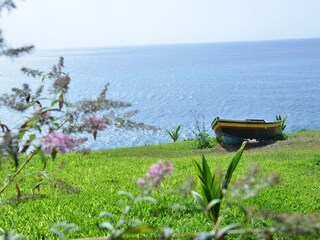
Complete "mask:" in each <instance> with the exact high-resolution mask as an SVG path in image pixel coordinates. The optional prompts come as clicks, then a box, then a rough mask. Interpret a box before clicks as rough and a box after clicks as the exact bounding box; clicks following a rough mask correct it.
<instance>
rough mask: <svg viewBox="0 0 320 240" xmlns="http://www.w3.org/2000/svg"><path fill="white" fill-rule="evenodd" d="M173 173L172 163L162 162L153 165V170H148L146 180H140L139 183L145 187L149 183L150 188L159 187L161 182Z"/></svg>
mask: <svg viewBox="0 0 320 240" xmlns="http://www.w3.org/2000/svg"><path fill="white" fill-rule="evenodd" d="M172 172H173V167H172V162H170V161H165V162H162V161H161V160H159V161H158V163H156V164H153V165H152V166H151V168H150V169H149V170H148V172H147V174H146V178H139V179H138V181H137V183H138V184H139V185H140V186H142V187H145V186H147V183H148V182H149V183H150V184H149V186H150V185H151V186H154V187H158V186H159V184H160V182H161V181H162V180H163V179H164V178H165V177H166V176H171V174H172Z"/></svg>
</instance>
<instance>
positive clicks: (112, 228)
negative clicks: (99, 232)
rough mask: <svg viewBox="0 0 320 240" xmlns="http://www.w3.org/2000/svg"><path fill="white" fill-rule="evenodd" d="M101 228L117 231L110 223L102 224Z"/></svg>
mask: <svg viewBox="0 0 320 240" xmlns="http://www.w3.org/2000/svg"><path fill="white" fill-rule="evenodd" d="M100 227H101V228H106V229H108V230H110V231H112V232H113V231H114V230H115V229H114V227H113V226H112V224H111V223H109V222H104V223H101V224H100Z"/></svg>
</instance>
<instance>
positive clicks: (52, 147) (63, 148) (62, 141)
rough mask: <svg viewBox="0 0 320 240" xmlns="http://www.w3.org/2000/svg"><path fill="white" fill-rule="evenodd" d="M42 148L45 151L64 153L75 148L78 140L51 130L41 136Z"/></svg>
mask: <svg viewBox="0 0 320 240" xmlns="http://www.w3.org/2000/svg"><path fill="white" fill-rule="evenodd" d="M41 142H42V150H43V152H45V153H51V154H52V153H65V152H67V151H73V150H75V149H76V148H77V147H78V145H79V143H80V141H79V139H77V138H74V137H72V136H70V135H68V134H65V133H61V132H52V133H48V134H47V135H45V136H43V137H41Z"/></svg>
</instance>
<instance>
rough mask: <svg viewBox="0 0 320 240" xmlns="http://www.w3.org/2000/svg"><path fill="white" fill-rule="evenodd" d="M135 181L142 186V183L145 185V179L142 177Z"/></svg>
mask: <svg viewBox="0 0 320 240" xmlns="http://www.w3.org/2000/svg"><path fill="white" fill-rule="evenodd" d="M137 183H138V184H139V185H140V186H144V185H146V183H147V182H146V180H145V179H144V178H139V179H138V180H137Z"/></svg>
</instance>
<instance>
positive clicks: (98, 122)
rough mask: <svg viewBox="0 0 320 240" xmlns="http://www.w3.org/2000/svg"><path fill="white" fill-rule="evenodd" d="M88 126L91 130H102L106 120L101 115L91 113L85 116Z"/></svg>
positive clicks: (105, 125)
mask: <svg viewBox="0 0 320 240" xmlns="http://www.w3.org/2000/svg"><path fill="white" fill-rule="evenodd" d="M87 123H88V128H89V130H90V131H92V130H103V129H105V128H106V127H107V121H106V120H105V119H104V118H103V117H98V116H95V115H92V116H90V117H88V118H87Z"/></svg>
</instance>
